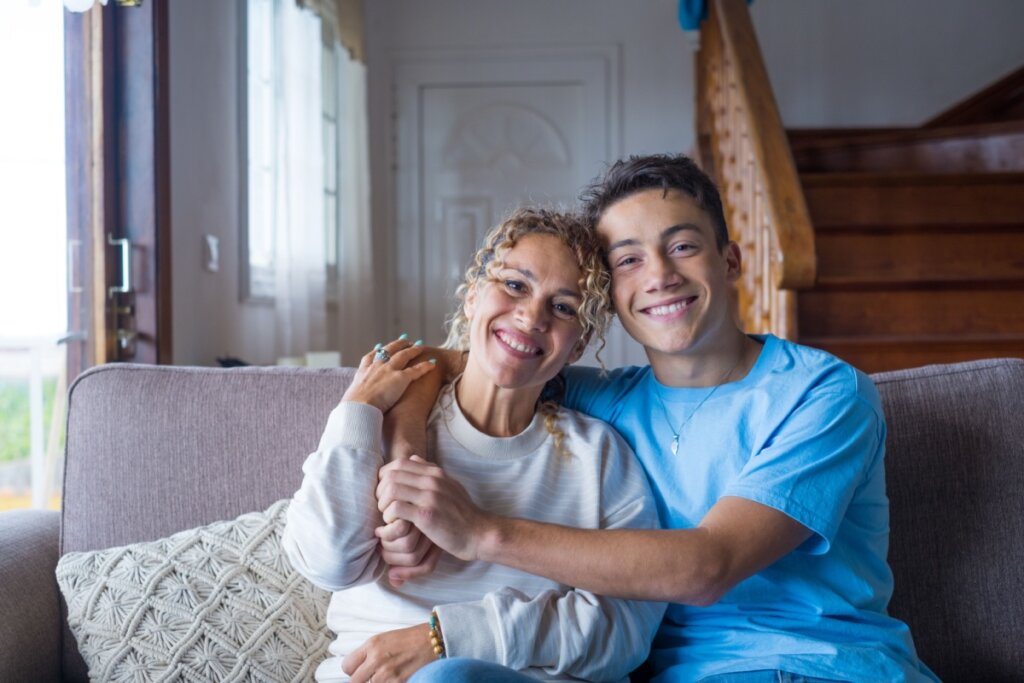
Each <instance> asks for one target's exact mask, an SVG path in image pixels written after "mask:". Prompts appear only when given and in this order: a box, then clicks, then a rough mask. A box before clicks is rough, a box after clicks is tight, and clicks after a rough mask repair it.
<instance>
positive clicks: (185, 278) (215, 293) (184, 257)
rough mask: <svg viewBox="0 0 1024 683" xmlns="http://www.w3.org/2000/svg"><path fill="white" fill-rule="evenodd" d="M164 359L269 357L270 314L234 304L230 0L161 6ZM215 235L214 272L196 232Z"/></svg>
mask: <svg viewBox="0 0 1024 683" xmlns="http://www.w3.org/2000/svg"><path fill="white" fill-rule="evenodd" d="M167 4H168V14H169V17H168V19H169V30H168V33H169V36H170V50H169V59H170V117H171V124H170V125H171V141H170V142H171V144H170V147H171V245H172V252H171V257H172V262H173V268H174V273H173V276H172V281H171V282H172V296H173V299H172V302H171V305H172V313H173V345H174V348H173V355H174V363H175V364H176V365H214V364H215V362H216V358H217V356H224V355H232V356H237V357H240V358H243V359H245V360H248V361H250V362H253V363H270V362H272V361H273V360H274V350H273V342H274V335H273V327H272V325H273V311H272V310H271V309H270V308H268V307H265V306H256V305H251V304H242V303H240V301H239V276H238V262H239V259H238V255H239V242H238V237H239V182H240V178H241V175H240V171H241V169H240V167H239V161H238V159H239V156H238V153H239V148H238V107H237V95H238V79H239V75H240V72H239V67H240V65H239V63H238V25H239V5H238V2H237V1H236V0H214V1H213V2H211V1H210V0H174V2H169V3H167ZM206 234H210V235H215V236H217V237H218V238H219V239H220V270H219V271H218V272H216V273H210V272H207V271H206V270H205V269H204V268H203V250H202V248H203V236H204V235H206Z"/></svg>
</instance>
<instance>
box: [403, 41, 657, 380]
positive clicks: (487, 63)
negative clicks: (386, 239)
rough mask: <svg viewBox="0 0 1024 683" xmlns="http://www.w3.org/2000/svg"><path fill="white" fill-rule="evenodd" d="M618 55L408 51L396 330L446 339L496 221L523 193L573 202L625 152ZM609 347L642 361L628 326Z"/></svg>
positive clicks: (525, 197)
mask: <svg viewBox="0 0 1024 683" xmlns="http://www.w3.org/2000/svg"><path fill="white" fill-rule="evenodd" d="M618 61H619V54H618V49H617V48H616V47H607V48H590V47H588V48H579V49H548V50H544V49H538V50H530V51H528V52H527V51H522V50H502V49H495V50H479V51H468V52H467V51H436V52H434V51H431V52H428V53H417V54H415V55H403V56H400V57H399V59H398V62H397V64H396V69H395V82H396V101H395V105H396V109H397V112H396V117H395V121H396V145H397V146H396V157H397V168H396V174H395V195H394V202H395V204H394V210H395V217H396V223H397V230H396V239H395V243H394V244H395V251H394V279H393V283H392V286H391V287H390V288H389V290H390V292H392V295H393V296H394V299H393V300H392V302H391V303H392V308H391V310H392V311H394V312H395V319H394V321H393V325H392V330H393V331H398V327H402V328H403V330H404V329H408V328H413V326H414V325H417V327H415V328H414V329H419V330H425V331H426V332H425V337H424V338H425V339H426V340H427V341H428V343H433V344H437V343H440V342H441V341H442V340H443V339H444V330H443V321H444V319H445V318H446V317H447V316H448V315H450V314H451V312H452V307H453V305H454V298H453V294H454V292H455V288H456V287H457V286H458V284H459V283H460V282H461V281H462V277H463V275H464V273H465V269H466V267H467V266H468V261H469V258H470V256H471V255H472V253H473V252H474V251H475V249H476V248H477V246H478V245H479V244H480V241H481V239H482V238H483V236H484V234H486V232H487V231H488V229H490V227H491V226H493V225H494V224H495V223H497V222H498V221H500V220H501V218H502V217H503V216H504V215H505V214H506V213H507V212H508V211H509V210H510V209H512V208H514V207H516V206H518V205H521V204H524V203H529V204H556V205H557V204H560V205H563V206H567V207H568V206H572V205H574V203H575V200H576V197H577V195H578V193H579V191H580V189H581V188H582V187H583V186H584V184H586V183H587V182H589V181H590V180H591V179H592V178H593V177H594V176H595V175H597V174H598V173H599V172H600V171H601V170H602V169H603V167H604V164H605V163H607V162H608V161H609V160H612V159H615V158H616V157H617V155H618V149H619V143H618V140H619V137H620V132H619V123H618V109H619V95H618V92H619V90H618V75H617V74H618V73H619V68H618ZM399 321H401V324H399ZM602 357H603V358H604V359H605V360H606V362H608V363H609V364H610V365H613V366H614V365H620V364H623V363H626V362H635V361H636V360H642V357H640V358H639V359H638V358H637V355H636V347H635V345H634V344H633V343H632V342H631V341H630V340H628V338H627V337H626V336H625V334H624V333H623V332H622V331H621V330H616V331H613V332H612V333H611V334H610V335H609V344H608V349H607V350H606V351H605V352H604V353H603V354H602ZM591 360H592V357H591ZM584 362H586V359H585V360H584Z"/></svg>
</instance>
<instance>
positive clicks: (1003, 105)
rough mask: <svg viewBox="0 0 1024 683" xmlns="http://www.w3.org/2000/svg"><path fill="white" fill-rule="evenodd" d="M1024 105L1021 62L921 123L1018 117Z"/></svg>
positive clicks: (953, 123)
mask: <svg viewBox="0 0 1024 683" xmlns="http://www.w3.org/2000/svg"><path fill="white" fill-rule="evenodd" d="M1022 109H1024V66H1022V67H1020V68H1019V69H1016V70H1015V71H1011V72H1010V73H1008V74H1007V75H1005V76H1003V77H1002V78H1000V79H999V80H998V81H996V82H995V83H993V84H992V85H989V86H988V87H986V88H984V89H982V90H980V91H978V92H977V93H975V94H973V95H971V96H970V97H968V98H967V99H965V100H962V101H961V102H959V103H957V104H955V105H953V106H952V107H950V108H949V109H947V110H945V111H944V112H942V113H940V114H938V115H936V116H934V117H932V118H931V119H929V120H928V121H926V122H925V123H924V126H923V127H925V128H938V127H942V126H959V125H964V124H970V123H991V122H995V121H1007V120H1019V119H1021V118H1022V116H1021V111H1022Z"/></svg>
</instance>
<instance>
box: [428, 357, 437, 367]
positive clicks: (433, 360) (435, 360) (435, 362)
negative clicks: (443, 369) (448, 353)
mask: <svg viewBox="0 0 1024 683" xmlns="http://www.w3.org/2000/svg"><path fill="white" fill-rule="evenodd" d="M429 362H431V363H433V364H434V365H437V359H436V358H431V359H430V361H429Z"/></svg>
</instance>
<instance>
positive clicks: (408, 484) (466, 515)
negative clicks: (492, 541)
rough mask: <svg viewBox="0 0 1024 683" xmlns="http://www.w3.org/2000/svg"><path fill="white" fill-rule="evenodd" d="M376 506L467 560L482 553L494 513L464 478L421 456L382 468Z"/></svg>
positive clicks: (387, 516)
mask: <svg viewBox="0 0 1024 683" xmlns="http://www.w3.org/2000/svg"><path fill="white" fill-rule="evenodd" d="M377 507H378V509H380V511H381V512H382V513H383V515H384V521H385V522H386V523H391V522H394V521H395V520H404V521H406V522H410V523H412V524H413V525H415V526H416V528H418V529H419V530H420V531H422V532H423V533H424V534H425V535H426V536H427V537H428V538H429V539H430V540H431V541H433V542H434V544H436V545H438V546H440V547H441V548H442V549H444V550H446V551H447V552H449V553H451V554H452V555H455V556H456V557H458V558H460V559H463V560H475V559H479V549H480V548H479V546H480V544H481V543H482V541H483V539H484V538H485V536H486V534H487V530H488V528H489V526H490V523H491V516H490V515H488V514H487V513H485V512H484V511H483V510H481V509H480V508H478V507H477V506H476V505H475V504H474V503H473V501H472V499H471V498H470V497H469V494H468V493H466V489H464V488H463V487H462V484H460V483H459V482H457V481H455V480H454V479H452V478H450V477H449V476H448V475H446V474H445V473H444V471H443V470H441V468H440V467H438V466H437V465H434V464H431V463H428V462H427V461H425V460H423V459H422V458H420V457H419V456H415V455H414V456H413V457H412V458H410V459H409V460H398V461H395V462H392V463H389V464H387V465H385V466H384V467H383V468H381V473H380V483H379V484H378V485H377Z"/></svg>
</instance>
